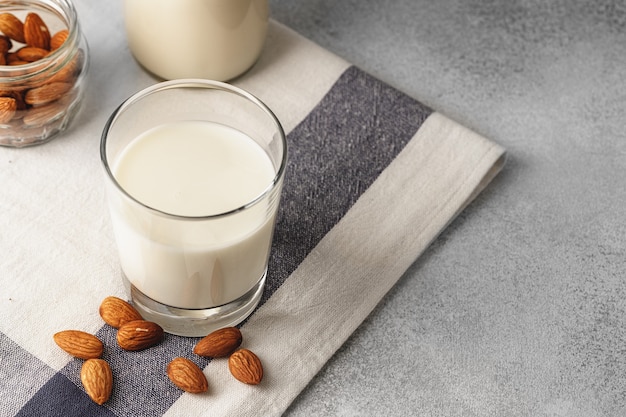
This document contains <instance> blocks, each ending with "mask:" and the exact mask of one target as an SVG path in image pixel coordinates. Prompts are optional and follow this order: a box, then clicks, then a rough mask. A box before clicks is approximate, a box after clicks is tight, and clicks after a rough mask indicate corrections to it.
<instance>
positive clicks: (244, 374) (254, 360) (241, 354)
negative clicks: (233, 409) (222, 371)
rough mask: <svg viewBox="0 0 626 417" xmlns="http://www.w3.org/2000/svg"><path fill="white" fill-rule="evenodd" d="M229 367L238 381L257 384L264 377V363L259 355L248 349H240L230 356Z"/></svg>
mask: <svg viewBox="0 0 626 417" xmlns="http://www.w3.org/2000/svg"><path fill="white" fill-rule="evenodd" d="M228 369H230V373H231V374H232V375H233V376H234V377H235V379H237V380H238V381H241V382H243V383H244V384H249V385H257V384H259V383H260V382H261V380H262V379H263V365H262V364H261V360H260V359H259V357H258V356H257V355H255V354H254V353H253V352H252V351H250V350H248V349H239V350H238V351H236V352H235V353H233V354H232V355H230V357H229V358H228Z"/></svg>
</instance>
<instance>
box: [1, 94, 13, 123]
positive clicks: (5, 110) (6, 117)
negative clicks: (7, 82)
mask: <svg viewBox="0 0 626 417" xmlns="http://www.w3.org/2000/svg"><path fill="white" fill-rule="evenodd" d="M16 110H17V101H15V99H14V98H12V97H0V123H7V122H9V121H10V120H11V119H12V118H13V116H15V112H16Z"/></svg>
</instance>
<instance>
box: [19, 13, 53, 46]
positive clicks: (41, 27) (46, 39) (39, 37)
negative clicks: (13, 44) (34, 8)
mask: <svg viewBox="0 0 626 417" xmlns="http://www.w3.org/2000/svg"><path fill="white" fill-rule="evenodd" d="M24 40H25V41H26V42H25V43H26V45H28V46H34V47H37V48H42V49H46V50H50V31H49V30H48V26H47V25H46V23H45V22H44V21H43V20H42V19H41V17H40V16H39V15H38V14H37V13H28V15H26V19H24Z"/></svg>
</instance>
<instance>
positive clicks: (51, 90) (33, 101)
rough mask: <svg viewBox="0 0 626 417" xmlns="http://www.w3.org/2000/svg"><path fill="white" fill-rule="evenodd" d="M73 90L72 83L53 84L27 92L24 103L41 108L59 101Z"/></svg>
mask: <svg viewBox="0 0 626 417" xmlns="http://www.w3.org/2000/svg"><path fill="white" fill-rule="evenodd" d="M71 89H72V84H71V83H63V82H53V83H48V84H44V85H42V86H41V87H37V88H32V89H30V90H28V91H27V92H26V95H25V96H24V101H25V102H26V103H27V104H30V105H32V106H40V105H42V104H47V103H50V102H52V101H55V100H58V99H60V98H61V97H63V95H65V94H66V93H67V92H68V91H70V90H71Z"/></svg>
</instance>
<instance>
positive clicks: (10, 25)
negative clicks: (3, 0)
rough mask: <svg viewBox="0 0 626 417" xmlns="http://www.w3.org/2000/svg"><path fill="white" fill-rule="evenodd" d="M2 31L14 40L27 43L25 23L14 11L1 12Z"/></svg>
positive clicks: (0, 24) (0, 26)
mask: <svg viewBox="0 0 626 417" xmlns="http://www.w3.org/2000/svg"><path fill="white" fill-rule="evenodd" d="M0 32H2V33H4V34H5V35H6V36H8V37H9V38H11V39H13V40H14V41H18V42H21V43H26V39H25V38H24V24H23V23H22V21H21V20H20V19H18V18H17V17H16V16H15V15H14V14H12V13H2V14H0Z"/></svg>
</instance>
